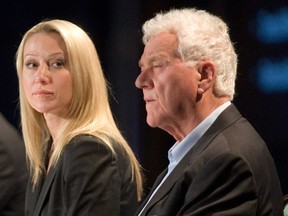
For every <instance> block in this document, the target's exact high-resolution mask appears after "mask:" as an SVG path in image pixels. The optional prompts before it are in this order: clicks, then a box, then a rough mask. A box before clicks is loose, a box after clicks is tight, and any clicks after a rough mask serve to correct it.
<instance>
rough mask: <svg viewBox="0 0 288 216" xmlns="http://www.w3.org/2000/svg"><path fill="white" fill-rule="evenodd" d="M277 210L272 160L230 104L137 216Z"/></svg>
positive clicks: (242, 215) (279, 195) (279, 203)
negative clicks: (139, 215)
mask: <svg viewBox="0 0 288 216" xmlns="http://www.w3.org/2000/svg"><path fill="white" fill-rule="evenodd" d="M166 172H167V170H165V171H164V172H163V173H162V174H161V175H160V176H159V177H158V179H157V180H156V181H155V184H154V186H153V188H152V190H151V192H152V191H153V190H154V188H155V187H156V186H157V185H158V184H159V182H160V181H161V179H162V178H163V177H164V176H165V174H166ZM151 192H150V194H149V195H148V196H147V197H146V199H145V200H144V202H142V204H141V206H140V207H139V208H138V210H137V212H136V215H138V214H139V212H140V210H141V209H142V208H143V206H144V205H145V204H146V202H147V200H148V198H149V197H150V195H151ZM282 209H283V203H282V192H281V188H280V183H279V178H278V174H277V172H276V168H275V165H274V161H273V159H272V158H271V155H270V153H269V151H268V149H267V147H266V145H265V143H264V142H263V140H262V139H261V138H260V136H259V135H258V134H257V132H256V131H255V130H254V128H253V127H252V126H251V125H250V124H249V123H248V122H247V120H246V119H244V118H242V117H241V115H240V113H239V112H238V110H237V109H236V107H235V106H234V105H233V104H232V105H230V106H229V107H228V108H227V109H226V110H224V112H223V113H222V114H221V115H220V116H219V117H218V118H217V119H216V121H215V122H214V123H213V125H212V126H211V127H210V128H209V129H208V131H207V132H206V133H205V134H204V136H203V137H201V139H200V140H199V141H198V142H197V143H196V145H195V146H194V147H193V148H192V149H191V150H190V151H189V152H188V153H187V154H186V155H185V156H184V158H183V159H182V160H181V161H180V163H179V164H178V165H177V166H176V167H175V168H174V170H173V172H172V173H171V174H170V176H169V177H168V178H167V179H166V181H165V182H164V183H163V184H162V186H161V187H160V188H159V190H158V191H157V192H156V194H155V195H154V197H153V198H152V200H151V201H150V202H149V203H148V206H147V207H146V208H145V210H144V212H143V214H141V215H162V216H164V215H165V216H168V215H169V216H176V215H193V216H196V215H197V216H198V215H199V216H206V215H207V216H211V215H217V216H224V215H229V216H232V215H233V216H235V215H239V216H245V215H247V216H253V215H259V216H260V215H261V216H262V215H270V216H280V215H283V210H282Z"/></svg>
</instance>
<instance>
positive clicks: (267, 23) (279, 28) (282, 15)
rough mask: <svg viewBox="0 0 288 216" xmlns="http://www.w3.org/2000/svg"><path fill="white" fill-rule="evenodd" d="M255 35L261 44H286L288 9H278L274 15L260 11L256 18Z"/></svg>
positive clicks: (287, 39)
mask: <svg viewBox="0 0 288 216" xmlns="http://www.w3.org/2000/svg"><path fill="white" fill-rule="evenodd" d="M254 27H255V28H256V29H253V30H254V31H256V32H255V33H256V35H257V37H258V39H259V40H260V41H261V42H262V43H266V44H273V43H283V42H288V7H282V8H279V10H278V11H276V12H275V13H270V12H268V11H266V10H260V11H259V12H258V14H257V18H256V26H254Z"/></svg>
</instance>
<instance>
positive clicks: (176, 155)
mask: <svg viewBox="0 0 288 216" xmlns="http://www.w3.org/2000/svg"><path fill="white" fill-rule="evenodd" d="M230 104H231V102H230V101H228V102H226V103H224V104H222V105H221V106H219V107H218V108H217V109H215V110H214V111H213V112H212V113H211V114H210V115H209V116H208V117H207V118H205V119H204V120H203V121H202V122H201V123H200V124H199V125H198V126H197V127H196V128H194V130H192V131H191V132H190V133H189V134H188V135H187V136H186V137H185V138H184V139H183V140H182V141H181V142H178V141H177V142H176V143H175V144H174V145H173V146H172V147H171V148H170V149H169V151H168V159H169V166H168V174H170V173H171V172H172V170H173V169H174V167H175V166H176V165H177V164H178V163H179V161H181V159H182V158H183V157H184V155H185V154H186V153H187V152H188V151H189V150H190V149H191V148H192V147H193V146H194V145H195V144H196V142H197V141H198V140H199V139H200V137H201V136H203V134H204V133H205V132H206V131H207V130H208V128H209V127H211V125H212V124H213V122H214V121H215V120H216V119H217V117H218V116H219V115H220V114H221V113H222V112H223V111H224V110H225V109H226V108H227V107H228V106H229V105H230Z"/></svg>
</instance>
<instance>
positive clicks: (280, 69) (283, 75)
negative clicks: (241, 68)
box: [252, 58, 288, 94]
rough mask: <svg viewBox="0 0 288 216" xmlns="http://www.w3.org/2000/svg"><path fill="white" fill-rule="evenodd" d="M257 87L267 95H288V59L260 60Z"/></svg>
mask: <svg viewBox="0 0 288 216" xmlns="http://www.w3.org/2000/svg"><path fill="white" fill-rule="evenodd" d="M252 74H253V73H252ZM257 85H258V88H259V89H260V90H261V91H262V92H264V93H266V94H272V93H287V92H288V58H286V59H283V60H271V59H260V60H259V62H258V68H257Z"/></svg>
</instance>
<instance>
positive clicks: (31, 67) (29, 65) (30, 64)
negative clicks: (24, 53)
mask: <svg viewBox="0 0 288 216" xmlns="http://www.w3.org/2000/svg"><path fill="white" fill-rule="evenodd" d="M25 66H26V67H27V68H30V69H33V68H36V67H37V64H36V63H34V62H26V63H25Z"/></svg>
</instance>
